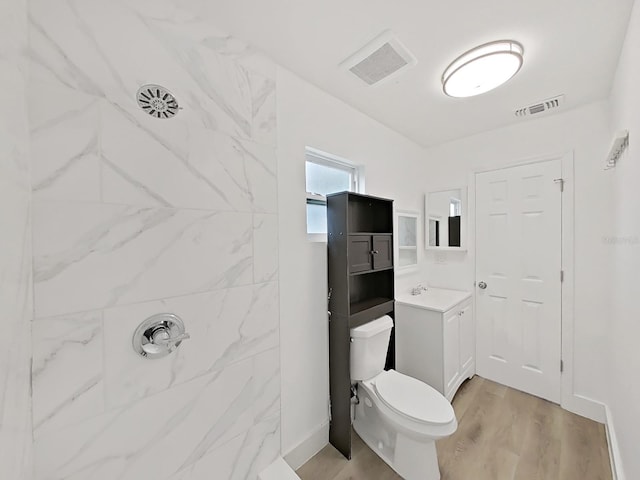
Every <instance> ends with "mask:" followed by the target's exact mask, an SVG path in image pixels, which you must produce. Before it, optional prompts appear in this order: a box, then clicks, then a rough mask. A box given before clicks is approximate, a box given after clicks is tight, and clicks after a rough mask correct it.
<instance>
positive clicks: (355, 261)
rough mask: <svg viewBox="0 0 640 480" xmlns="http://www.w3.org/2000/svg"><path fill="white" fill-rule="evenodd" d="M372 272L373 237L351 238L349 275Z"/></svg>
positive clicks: (351, 236)
mask: <svg viewBox="0 0 640 480" xmlns="http://www.w3.org/2000/svg"><path fill="white" fill-rule="evenodd" d="M367 270H371V236H370V235H350V236H349V273H356V272H366V271H367Z"/></svg>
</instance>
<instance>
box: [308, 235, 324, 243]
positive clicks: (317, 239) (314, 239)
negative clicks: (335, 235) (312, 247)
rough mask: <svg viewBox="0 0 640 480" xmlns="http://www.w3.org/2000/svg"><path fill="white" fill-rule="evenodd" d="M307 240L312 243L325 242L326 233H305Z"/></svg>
mask: <svg viewBox="0 0 640 480" xmlns="http://www.w3.org/2000/svg"><path fill="white" fill-rule="evenodd" d="M307 240H308V241H310V242H314V243H327V234H326V233H307Z"/></svg>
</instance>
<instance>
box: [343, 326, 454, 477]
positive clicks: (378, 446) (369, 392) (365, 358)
mask: <svg viewBox="0 0 640 480" xmlns="http://www.w3.org/2000/svg"><path fill="white" fill-rule="evenodd" d="M392 326H393V321H392V320H391V318H389V317H383V318H381V319H378V320H374V321H373V322H369V323H368V324H365V325H363V326H361V327H357V328H354V329H351V338H352V347H351V377H352V381H353V382H357V385H358V387H357V389H358V403H357V405H356V408H355V418H354V422H353V428H354V430H355V431H356V433H357V434H358V435H359V436H360V438H362V440H363V441H364V442H365V443H366V444H367V445H368V446H369V448H371V449H372V450H373V451H374V452H376V454H377V455H378V456H379V457H380V458H382V460H384V461H385V462H386V463H387V464H388V465H389V466H390V467H391V468H393V469H394V470H395V471H396V472H398V474H399V475H400V476H402V477H403V478H404V479H405V480H438V479H440V470H439V468H438V457H437V453H436V445H435V442H436V440H438V439H440V438H444V437H447V436H449V435H451V434H452V433H454V432H455V431H456V429H457V428H458V422H457V420H456V416H455V413H454V411H453V407H452V406H451V404H450V403H449V402H448V401H447V399H446V398H445V397H444V396H442V395H441V394H440V393H439V392H438V391H437V390H435V389H434V388H432V387H431V386H429V385H427V384H426V383H424V382H421V381H420V380H417V379H415V378H412V377H409V376H407V375H404V374H402V373H399V372H396V371H395V370H388V371H385V370H384V369H383V367H384V359H385V358H386V350H387V348H388V342H389V336H390V332H391V327H392ZM385 338H386V341H385ZM382 346H384V351H383V349H382ZM380 358H381V360H380Z"/></svg>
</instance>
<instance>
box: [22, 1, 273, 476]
mask: <svg viewBox="0 0 640 480" xmlns="http://www.w3.org/2000/svg"><path fill="white" fill-rule="evenodd" d="M177 5H181V6H182V7H181V8H179V7H177ZM184 5H185V2H184V1H178V0H175V1H169V0H153V1H151V0H149V1H147V0H133V1H132V0H126V1H125V0H112V1H109V2H105V1H104V0H67V1H51V0H31V2H30V4H29V22H30V23H29V27H30V58H31V64H30V69H31V70H30V72H31V79H30V84H29V90H30V102H29V115H30V123H31V136H32V137H31V138H32V140H31V141H32V158H33V162H32V169H33V198H34V216H33V229H34V232H33V242H34V243H33V249H34V294H35V300H34V301H35V317H36V318H35V320H34V322H33V372H32V376H33V422H34V440H35V444H34V448H35V478H36V479H37V480H45V479H46V480H53V479H56V480H57V479H60V480H61V479H68V480H71V479H73V480H86V479H89V478H91V479H99V480H102V479H105V480H106V479H115V478H117V479H120V480H127V479H137V480H140V479H152V478H153V479H167V480H178V479H179V480H190V479H191V480H199V479H209V478H216V479H218V478H219V479H221V480H222V479H255V478H256V474H257V473H258V472H259V471H260V470H261V469H262V468H263V467H264V466H266V465H267V464H269V463H270V462H271V461H272V460H273V459H274V458H275V457H276V456H277V455H278V454H279V452H280V374H279V371H280V364H279V362H280V360H279V357H280V354H279V305H278V271H277V268H278V246H277V234H278V232H277V187H276V179H277V177H276V175H277V173H276V150H275V147H276V145H275V143H276V118H275V115H276V113H275V80H274V78H275V66H273V65H271V64H270V63H269V62H268V61H267V60H265V59H263V58H262V57H260V56H259V55H257V54H255V53H253V52H252V51H251V50H250V49H248V48H245V46H244V45H243V44H242V43H241V42H239V41H236V40H235V39H233V38H229V37H227V36H226V35H225V34H224V33H222V32H219V31H217V30H216V29H215V27H214V26H212V25H210V24H209V23H207V22H206V21H204V20H202V19H201V18H200V17H199V16H198V15H197V14H196V13H194V12H195V9H194V10H192V11H190V10H189V9H185V8H184ZM145 83H158V84H160V85H163V86H165V87H167V88H168V89H169V90H171V91H172V92H173V93H174V94H175V95H176V97H177V99H178V101H179V102H180V104H181V106H182V107H184V108H183V110H181V111H180V112H179V114H178V115H177V116H176V117H175V118H173V119H169V120H164V119H163V120H159V119H156V118H152V117H150V116H148V115H147V114H145V113H144V112H143V111H141V110H140V109H139V108H138V107H137V105H136V102H135V93H136V90H137V89H138V87H139V86H140V85H142V84H145ZM159 312H173V313H175V314H177V315H179V316H180V317H181V318H182V319H183V320H184V322H185V324H186V327H187V331H188V332H189V333H190V334H191V339H190V340H187V341H185V342H183V344H182V345H181V346H180V347H179V349H178V350H177V352H175V353H174V354H172V355H170V356H168V357H165V358H163V359H160V360H148V359H143V358H141V357H139V356H137V354H136V353H134V351H133V349H132V348H131V338H132V334H133V331H134V329H135V328H136V327H137V325H138V324H139V323H140V322H141V321H142V320H144V319H145V318H147V317H148V316H150V315H152V314H154V313H159Z"/></svg>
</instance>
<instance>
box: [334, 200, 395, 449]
mask: <svg viewBox="0 0 640 480" xmlns="http://www.w3.org/2000/svg"><path fill="white" fill-rule="evenodd" d="M327 232H328V255H329V259H328V260H329V261H328V268H329V272H328V274H329V275H328V278H329V292H330V300H329V383H330V395H331V424H330V429H329V441H330V442H331V444H332V445H333V446H334V447H336V449H337V450H338V451H340V452H341V453H342V454H343V455H344V456H345V457H347V458H349V459H350V458H351V376H350V364H349V363H350V362H349V355H350V345H351V343H350V334H349V330H350V329H351V328H353V327H357V326H359V325H362V324H363V323H367V322H369V321H371V320H374V319H376V318H379V317H381V316H383V315H390V316H391V317H392V318H393V317H394V273H393V200H387V199H384V198H377V197H372V196H369V195H360V194H357V193H352V192H341V193H334V194H331V195H327ZM386 367H387V368H394V367H395V349H394V333H393V332H392V334H391V342H390V346H389V353H388V356H387V364H386Z"/></svg>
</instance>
